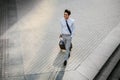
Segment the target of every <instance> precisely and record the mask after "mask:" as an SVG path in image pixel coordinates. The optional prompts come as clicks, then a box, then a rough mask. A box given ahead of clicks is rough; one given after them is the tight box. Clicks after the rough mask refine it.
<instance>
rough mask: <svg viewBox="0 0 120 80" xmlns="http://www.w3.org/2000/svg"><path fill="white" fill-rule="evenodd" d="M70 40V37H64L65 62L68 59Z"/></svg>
mask: <svg viewBox="0 0 120 80" xmlns="http://www.w3.org/2000/svg"><path fill="white" fill-rule="evenodd" d="M71 39H72V38H71V37H70V36H66V44H65V48H66V56H65V60H67V59H68V58H69V54H70V44H71Z"/></svg>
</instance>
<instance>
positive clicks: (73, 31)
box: [71, 22, 75, 37]
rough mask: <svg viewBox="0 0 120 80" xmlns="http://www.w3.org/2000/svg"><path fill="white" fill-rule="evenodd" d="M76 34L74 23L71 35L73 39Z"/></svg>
mask: <svg viewBox="0 0 120 80" xmlns="http://www.w3.org/2000/svg"><path fill="white" fill-rule="evenodd" d="M74 34H75V24H74V22H73V24H72V35H71V37H73V36H74Z"/></svg>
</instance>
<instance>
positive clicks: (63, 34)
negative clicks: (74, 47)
mask: <svg viewBox="0 0 120 80" xmlns="http://www.w3.org/2000/svg"><path fill="white" fill-rule="evenodd" d="M62 35H63V36H71V35H70V34H62Z"/></svg>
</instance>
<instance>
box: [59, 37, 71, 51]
mask: <svg viewBox="0 0 120 80" xmlns="http://www.w3.org/2000/svg"><path fill="white" fill-rule="evenodd" d="M59 47H60V49H61V50H66V48H65V43H64V41H63V39H60V41H59ZM71 49H72V43H71V44H70V51H71Z"/></svg>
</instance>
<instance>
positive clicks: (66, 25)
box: [60, 9, 75, 66]
mask: <svg viewBox="0 0 120 80" xmlns="http://www.w3.org/2000/svg"><path fill="white" fill-rule="evenodd" d="M70 15H71V11H70V10H68V9H66V10H65V11H64V18H62V19H61V20H60V24H61V34H60V37H62V38H63V40H64V43H65V48H66V55H65V61H64V66H66V65H67V60H68V58H69V57H70V44H71V41H72V37H73V34H74V30H75V26H74V19H72V18H70Z"/></svg>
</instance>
